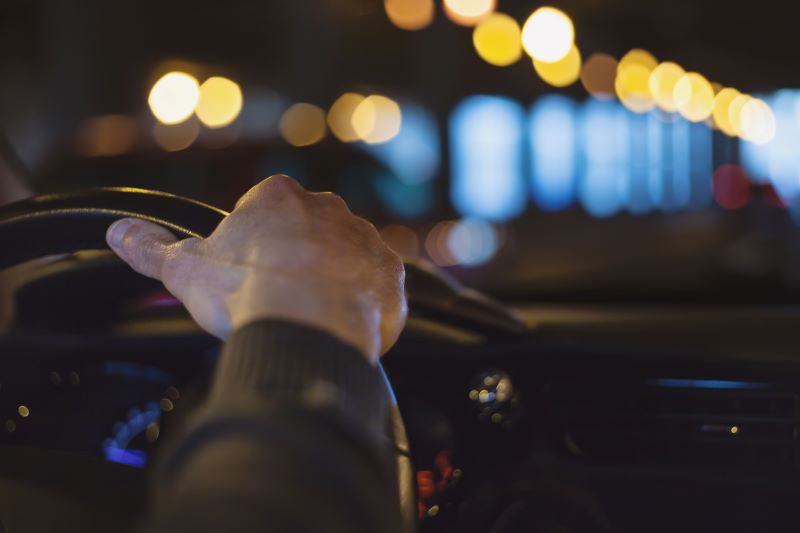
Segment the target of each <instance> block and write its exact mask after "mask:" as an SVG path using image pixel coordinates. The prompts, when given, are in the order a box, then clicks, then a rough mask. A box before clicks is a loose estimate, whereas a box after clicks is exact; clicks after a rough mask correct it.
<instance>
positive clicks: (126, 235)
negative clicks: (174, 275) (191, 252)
mask: <svg viewBox="0 0 800 533" xmlns="http://www.w3.org/2000/svg"><path fill="white" fill-rule="evenodd" d="M177 240H178V239H177V238H176V237H175V236H174V235H173V234H172V233H170V232H169V230H167V229H165V228H163V227H161V226H159V225H157V224H153V223H152V222H147V221H146V220H140V219H136V218H123V219H121V220H117V221H116V222H114V223H113V224H111V226H109V228H108V231H107V232H106V241H107V242H108V245H109V246H110V247H111V249H112V250H114V253H116V254H117V255H118V256H119V257H120V258H121V259H122V260H123V261H125V262H126V263H128V264H129V265H130V266H131V267H132V268H133V269H134V270H135V271H136V272H138V273H140V274H143V275H145V276H147V277H150V278H155V279H158V280H161V279H162V273H163V270H164V263H165V262H166V260H167V258H168V256H169V247H170V245H171V244H174V243H175V242H177Z"/></svg>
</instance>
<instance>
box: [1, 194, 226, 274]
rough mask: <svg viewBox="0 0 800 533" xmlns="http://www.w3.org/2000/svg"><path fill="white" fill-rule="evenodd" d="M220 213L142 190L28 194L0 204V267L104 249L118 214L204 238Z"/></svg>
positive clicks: (186, 234)
mask: <svg viewBox="0 0 800 533" xmlns="http://www.w3.org/2000/svg"><path fill="white" fill-rule="evenodd" d="M225 216H227V213H226V212H225V211H222V210H221V209H217V208H215V207H212V206H210V205H206V204H204V203H201V202H197V201H195V200H189V199H187V198H182V197H180V196H175V195H173V194H168V193H162V192H157V191H148V190H144V189H133V188H102V189H92V190H89V191H86V192H82V193H65V194H51V195H45V196H38V197H34V198H29V199H27V200H23V201H21V202H17V203H14V204H9V205H7V206H5V207H1V208H0V250H3V253H2V254H0V270H2V269H4V268H8V267H10V266H13V265H15V264H18V263H22V262H24V261H29V260H32V259H37V258H40V257H43V256H45V255H53V254H61V253H70V252H76V251H79V250H99V249H104V248H107V245H106V242H105V233H106V229H108V226H109V225H110V224H111V223H112V222H114V221H115V220H119V219H120V218H126V217H135V218H141V219H144V220H148V221H150V222H154V223H156V224H159V225H161V226H164V227H166V228H168V229H169V230H171V231H172V232H174V233H175V235H176V236H178V237H179V238H187V237H206V236H208V235H209V234H211V232H212V231H214V228H216V227H217V226H218V225H219V223H220V222H221V221H222V219H224V218H225Z"/></svg>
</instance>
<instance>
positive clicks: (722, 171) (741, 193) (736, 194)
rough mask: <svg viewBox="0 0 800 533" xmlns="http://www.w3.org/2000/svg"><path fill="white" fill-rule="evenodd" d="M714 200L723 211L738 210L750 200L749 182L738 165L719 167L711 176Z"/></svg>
mask: <svg viewBox="0 0 800 533" xmlns="http://www.w3.org/2000/svg"><path fill="white" fill-rule="evenodd" d="M712 190H713V192H714V200H716V202H717V203H718V204H719V205H720V207H722V208H724V209H739V208H740V207H744V206H745V205H747V202H748V200H749V199H750V181H749V179H748V177H747V173H746V172H745V171H744V170H743V169H742V167H740V166H739V165H733V164H725V165H720V166H719V167H718V168H717V169H716V170H715V171H714V175H713V176H712Z"/></svg>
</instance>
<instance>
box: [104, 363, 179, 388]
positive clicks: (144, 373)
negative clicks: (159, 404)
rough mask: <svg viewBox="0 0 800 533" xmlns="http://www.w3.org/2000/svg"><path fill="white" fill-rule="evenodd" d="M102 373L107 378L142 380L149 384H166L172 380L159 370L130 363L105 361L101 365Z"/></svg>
mask: <svg viewBox="0 0 800 533" xmlns="http://www.w3.org/2000/svg"><path fill="white" fill-rule="evenodd" d="M103 371H104V372H105V374H106V375H109V376H119V377H126V378H132V379H142V380H145V381H149V382H151V383H164V384H167V383H169V382H170V380H171V379H172V378H171V377H170V376H169V374H167V373H166V372H164V371H163V370H161V369H160V368H155V367H152V366H147V365H139V364H136V363H131V362H130V361H106V362H105V363H104V364H103Z"/></svg>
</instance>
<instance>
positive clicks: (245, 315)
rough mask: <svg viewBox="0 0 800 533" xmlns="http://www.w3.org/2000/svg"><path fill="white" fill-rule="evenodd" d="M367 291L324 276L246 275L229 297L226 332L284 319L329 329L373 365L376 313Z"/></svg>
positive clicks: (377, 335)
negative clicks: (228, 319) (266, 320)
mask: <svg viewBox="0 0 800 533" xmlns="http://www.w3.org/2000/svg"><path fill="white" fill-rule="evenodd" d="M374 300H375V298H374V297H373V296H372V295H371V294H365V293H364V292H363V291H360V290H358V289H357V288H353V287H343V286H341V285H336V284H333V283H331V282H326V281H323V280H316V281H308V280H296V281H293V280H290V279H276V278H275V277H274V276H270V279H269V280H262V279H258V278H255V277H253V278H250V279H248V280H246V281H245V283H243V285H242V287H241V288H240V289H239V290H237V292H236V293H235V294H234V295H233V297H232V298H231V300H230V307H229V309H230V322H231V331H237V330H239V329H241V328H242V327H244V326H246V325H248V324H251V323H253V322H257V321H259V320H264V319H275V320H287V321H291V322H296V323H299V324H303V325H307V326H311V327H314V328H317V329H319V330H321V331H324V332H326V333H329V334H331V335H333V336H334V337H336V338H338V339H339V340H341V341H343V342H345V343H347V344H349V345H350V346H353V347H354V348H355V349H357V350H358V351H359V352H360V353H361V354H362V355H363V356H364V357H365V358H366V359H367V361H369V362H370V363H372V364H375V363H376V362H377V360H378V356H379V349H380V315H379V312H378V306H377V303H376V302H375V301H374Z"/></svg>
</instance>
